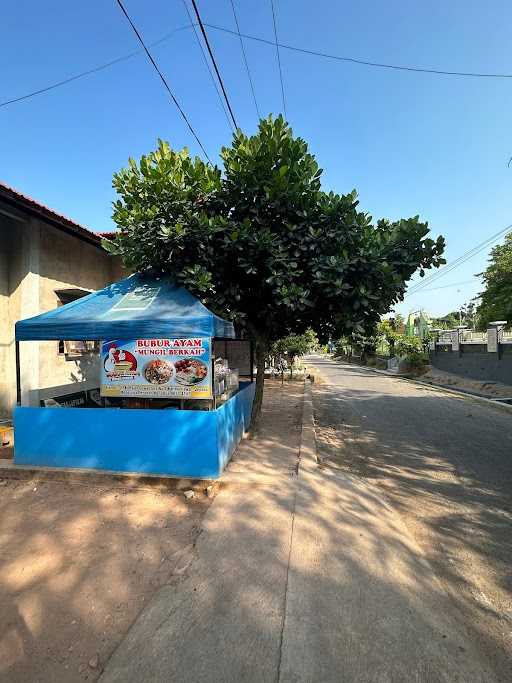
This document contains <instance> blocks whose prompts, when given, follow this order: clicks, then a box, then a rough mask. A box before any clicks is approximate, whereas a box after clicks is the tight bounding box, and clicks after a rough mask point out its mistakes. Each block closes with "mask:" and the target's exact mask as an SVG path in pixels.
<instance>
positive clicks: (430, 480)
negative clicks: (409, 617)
mask: <svg viewBox="0 0 512 683" xmlns="http://www.w3.org/2000/svg"><path fill="white" fill-rule="evenodd" d="M315 367H318V368H320V369H321V371H322V372H324V373H325V382H326V383H324V384H322V385H316V386H315V389H314V404H315V419H316V423H317V425H316V428H317V439H318V448H319V452H320V455H321V457H322V461H323V467H325V468H328V469H330V470H334V471H336V470H342V471H345V472H348V473H350V474H352V475H355V476H357V477H360V478H361V479H363V480H365V481H369V482H373V483H374V484H376V485H377V486H378V487H379V488H380V490H381V491H382V492H383V493H385V494H386V496H387V499H388V500H389V501H390V502H391V504H392V505H393V507H395V508H396V509H398V510H399V511H400V513H401V514H402V516H403V518H404V520H405V521H406V523H407V526H408V528H409V530H410V531H411V532H412V533H413V534H414V536H415V538H416V539H417V540H418V542H419V543H420V545H421V547H422V549H423V550H424V551H425V553H426V556H427V558H428V560H429V561H430V563H431V564H432V566H433V567H434V568H435V571H436V573H437V575H438V576H439V577H440V578H441V579H442V581H443V585H444V587H445V589H446V590H447V591H448V592H449V594H450V595H451V597H452V599H453V600H454V601H455V603H456V604H457V606H458V608H460V610H461V622H464V623H465V624H466V625H471V628H474V629H475V630H476V632H477V634H478V638H479V640H480V642H481V643H482V645H483V646H484V649H485V651H486V652H487V654H488V655H489V656H490V658H491V660H492V661H494V663H495V666H496V670H497V671H499V673H500V676H501V679H502V680H511V678H512V665H511V662H512V573H511V570H510V567H511V566H512V457H511V456H512V415H510V414H507V413H505V412H502V411H500V410H499V409H497V408H493V407H489V408H488V407H486V406H482V405H481V404H477V403H475V402H471V401H468V400H461V399H458V398H456V397H450V396H447V395H446V394H442V393H440V392H437V391H435V390H431V389H429V388H425V389H423V388H422V387H418V386H415V385H411V384H410V383H405V382H402V381H400V380H398V379H392V378H388V377H385V376H382V375H377V374H376V373H371V372H368V370H363V369H361V368H357V367H353V366H348V365H345V364H343V365H340V364H334V363H332V361H323V362H322V361H318V360H317V359H315Z"/></svg>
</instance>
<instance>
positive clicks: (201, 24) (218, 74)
mask: <svg viewBox="0 0 512 683" xmlns="http://www.w3.org/2000/svg"><path fill="white" fill-rule="evenodd" d="M118 1H119V0H118ZM192 7H193V8H194V12H195V13H196V17H197V22H198V24H199V28H200V29H201V33H202V34H203V38H204V42H205V43H206V47H207V48H208V53H209V55H210V59H211V60H212V64H213V67H214V69H215V73H216V74H217V78H218V79H219V83H220V87H221V88H222V92H223V94H224V99H225V100H226V104H227V105H228V109H229V113H230V114H231V118H232V120H233V125H234V126H235V128H238V126H237V123H236V121H235V116H234V114H233V110H232V109H231V104H230V103H229V98H228V95H227V92H226V88H225V87H224V83H223V81H222V78H221V75H220V73H219V69H218V68H217V62H216V61H215V57H214V56H213V52H212V48H211V47H210V41H209V40H208V36H207V35H206V31H205V28H204V25H203V22H202V19H201V15H200V14H199V10H198V8H197V4H196V0H192Z"/></svg>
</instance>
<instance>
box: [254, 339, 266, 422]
mask: <svg viewBox="0 0 512 683" xmlns="http://www.w3.org/2000/svg"><path fill="white" fill-rule="evenodd" d="M267 353H268V342H267V340H266V339H261V338H260V339H258V340H257V341H256V392H255V394H254V403H253V404H252V413H251V429H254V427H255V426H256V424H257V422H258V420H259V417H260V413H261V405H262V402H263V388H264V383H265V359H266V357H267Z"/></svg>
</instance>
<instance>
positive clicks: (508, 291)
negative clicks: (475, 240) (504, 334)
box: [477, 232, 512, 330]
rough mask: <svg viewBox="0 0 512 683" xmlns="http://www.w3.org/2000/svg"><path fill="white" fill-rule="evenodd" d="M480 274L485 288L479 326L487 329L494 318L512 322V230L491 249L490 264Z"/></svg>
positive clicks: (478, 311) (481, 298)
mask: <svg viewBox="0 0 512 683" xmlns="http://www.w3.org/2000/svg"><path fill="white" fill-rule="evenodd" d="M480 275H482V276H483V279H484V286H485V289H484V291H483V292H482V293H481V294H480V305H479V306H478V309H477V319H478V327H479V328H480V329H484V330H485V329H486V328H487V325H488V323H490V322H492V321H493V320H507V321H508V323H509V325H510V324H512V232H510V233H508V235H507V236H506V237H505V241H504V243H503V244H499V245H498V246H497V247H494V248H493V249H491V256H490V259H489V265H488V266H487V269H486V270H485V272H484V273H480Z"/></svg>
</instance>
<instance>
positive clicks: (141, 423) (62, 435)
mask: <svg viewBox="0 0 512 683" xmlns="http://www.w3.org/2000/svg"><path fill="white" fill-rule="evenodd" d="M254 389H255V385H254V384H253V383H252V382H249V383H244V384H242V385H241V390H240V391H239V392H238V393H237V394H235V395H234V396H233V397H232V398H230V399H229V400H228V401H226V403H224V404H223V405H222V406H221V407H220V408H218V409H217V410H212V411H205V410H138V409H134V410H122V409H116V408H109V409H107V410H104V409H102V408H81V409H80V408H21V407H17V408H15V410H14V428H15V433H16V442H15V462H16V465H25V466H36V467H80V468H91V469H99V470H108V471H113V472H139V473H140V472H143V473H148V474H162V475H167V476H174V477H191V478H197V479H215V478H217V477H219V476H220V475H221V474H222V470H223V469H224V467H225V466H226V464H227V462H228V460H229V458H230V456H231V454H232V453H233V451H234V450H235V448H236V447H237V445H238V443H239V442H240V439H241V438H242V435H243V433H244V431H246V430H247V429H248V428H249V423H250V419H251V407H252V401H253V398H254Z"/></svg>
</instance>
